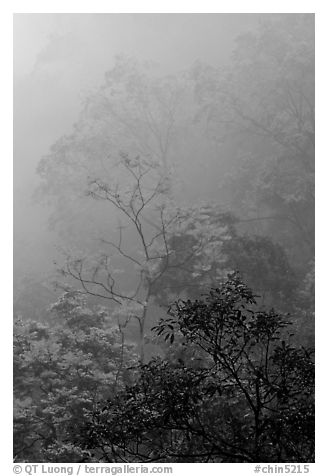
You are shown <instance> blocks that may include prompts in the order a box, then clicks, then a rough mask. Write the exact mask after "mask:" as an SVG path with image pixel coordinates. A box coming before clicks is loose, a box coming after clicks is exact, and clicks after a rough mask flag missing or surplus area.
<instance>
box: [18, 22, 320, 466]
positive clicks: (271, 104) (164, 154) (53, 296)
mask: <svg viewBox="0 0 328 476" xmlns="http://www.w3.org/2000/svg"><path fill="white" fill-rule="evenodd" d="M314 60H315V55H314V15H313V14H307V13H305V14H301V13H290V14H276V13H270V14H263V13H258V14H253V13H252V14H251V13H249V14H246V13H241V14H239V13H238V14H237V13H234V14H233V13H231V14H223V13H203V14H198V13H197V14H196V13H190V14H173V13H172V14H164V13H161V14H155V13H148V14H142V13H139V14H135V13H131V14H130V13H126V14H105V13H104V14H87V13H85V14H73V13H72V14H66V13H65V14H64V13H60V14H55V13H53V14H46V13H40V14H36V13H35V14H16V15H14V303H13V307H14V325H13V329H14V349H13V351H14V353H13V365H14V455H13V458H14V461H15V462H46V463H68V462H69V463H78V462H90V463H92V462H93V463H100V462H104V463H129V462H131V463H154V462H159V463H169V462H171V463H253V462H278V463H279V462H292V463H293V462H295V463H311V462H314V457H315V456H314V454H315V447H314V158H315V148H314V145H315V141H314V137H315V123H314V122H315V111H314V79H315V78H314Z"/></svg>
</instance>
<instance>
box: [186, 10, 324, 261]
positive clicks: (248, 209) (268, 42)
mask: <svg viewBox="0 0 328 476" xmlns="http://www.w3.org/2000/svg"><path fill="white" fill-rule="evenodd" d="M194 79H195V88H196V94H197V97H198V101H199V105H200V117H203V118H204V119H205V120H206V124H207V127H208V131H209V135H210V136H211V137H212V139H214V140H215V141H217V142H220V143H222V142H223V143H224V144H226V145H228V144H230V147H231V148H232V150H231V151H230V156H231V155H232V154H235V155H236V159H232V163H235V167H231V168H230V177H226V180H225V184H224V187H225V189H226V191H227V193H228V200H229V204H230V206H231V205H232V206H233V209H232V211H234V212H235V213H236V214H237V216H240V215H241V214H242V218H243V219H244V221H245V226H246V225H247V223H248V225H249V227H252V228H253V229H254V227H256V228H257V229H258V230H260V229H261V230H263V231H264V233H265V234H267V235H271V236H274V237H275V238H276V239H278V240H279V241H280V242H281V243H282V244H284V246H287V248H288V252H289V253H290V255H291V256H293V257H294V259H295V260H296V262H297V261H298V262H301V263H303V264H304V265H305V267H306V266H307V264H308V262H309V260H312V258H313V251H314V134H315V123H314V118H315V115H314V16H313V15H311V14H292V15H273V16H270V18H267V19H266V20H265V21H263V22H262V23H261V24H260V25H259V28H258V31H256V32H252V33H246V34H243V35H241V36H240V37H239V38H238V39H237V41H236V47H235V50H234V53H233V55H232V59H231V64H230V65H229V66H225V67H221V68H214V67H209V66H201V65H198V66H196V67H195V68H194ZM278 224H279V226H278ZM260 226H261V227H260Z"/></svg>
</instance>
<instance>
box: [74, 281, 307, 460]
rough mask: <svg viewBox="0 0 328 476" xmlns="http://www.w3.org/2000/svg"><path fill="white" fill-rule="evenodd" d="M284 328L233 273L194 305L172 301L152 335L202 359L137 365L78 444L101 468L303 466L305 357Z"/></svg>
mask: <svg viewBox="0 0 328 476" xmlns="http://www.w3.org/2000/svg"><path fill="white" fill-rule="evenodd" d="M288 326H289V323H288V321H287V320H286V319H285V317H284V316H282V315H280V314H277V313H275V312H274V311H273V310H272V311H270V312H265V311H258V310H256V300H255V296H254V295H253V293H252V291H251V290H250V289H249V288H247V286H245V285H244V284H243V283H242V282H241V280H240V278H239V277H238V276H237V275H232V276H230V278H229V279H228V281H226V282H225V283H224V284H223V285H222V286H221V287H220V288H218V289H215V290H213V291H211V292H210V293H209V294H208V295H206V296H205V297H204V299H202V300H196V301H178V302H177V303H176V304H175V305H174V306H172V308H171V309H170V312H169V317H168V318H166V319H164V320H162V321H161V322H160V323H159V325H158V326H157V327H156V328H155V331H156V333H157V334H158V335H159V336H162V337H164V339H165V338H166V339H167V340H170V341H171V342H173V341H174V338H175V337H178V338H179V339H180V340H181V341H182V342H184V345H186V346H188V347H190V346H191V348H193V349H195V350H196V349H200V350H201V352H202V354H203V358H202V359H200V360H198V365H195V364H194V363H193V364H191V363H190V362H188V361H186V360H185V361H183V360H181V359H178V360H177V361H175V362H170V361H167V360H160V359H157V360H152V361H150V362H149V363H148V364H147V365H143V366H141V367H140V375H139V378H138V380H137V381H136V382H135V383H134V384H133V385H129V386H127V387H126V388H125V389H124V390H122V391H120V392H119V394H118V395H117V396H116V397H114V398H111V399H109V401H108V402H107V404H106V405H104V406H103V407H102V408H101V409H100V408H99V409H98V410H97V411H96V412H95V413H94V417H93V422H92V424H89V426H87V427H86V428H85V429H84V432H83V434H80V435H79V436H78V437H77V440H78V441H79V444H80V445H81V446H83V445H84V447H85V448H87V449H88V450H92V451H93V452H94V454H96V455H97V457H98V458H99V459H100V460H101V459H103V460H105V461H108V462H113V461H120V462H122V461H134V462H136V461H140V462H152V461H165V462H168V461H171V462H260V461H262V462H263V461H271V462H272V461H275V462H283V461H295V462H309V461H313V458H314V446H313V436H314V414H313V405H314V400H313V388H314V381H313V379H314V364H313V359H312V352H311V350H309V349H305V348H295V347H293V345H292V343H291V337H292V335H291V334H290V332H289V331H288ZM122 422H124V425H123V426H122Z"/></svg>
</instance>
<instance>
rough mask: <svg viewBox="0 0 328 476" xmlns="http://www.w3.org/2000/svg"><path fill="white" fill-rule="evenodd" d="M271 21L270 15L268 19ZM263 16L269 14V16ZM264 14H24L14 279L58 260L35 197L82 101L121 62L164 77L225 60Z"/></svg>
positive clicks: (17, 93) (17, 45) (19, 27)
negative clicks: (125, 59)
mask: <svg viewBox="0 0 328 476" xmlns="http://www.w3.org/2000/svg"><path fill="white" fill-rule="evenodd" d="M264 16H265V15H264ZM262 17H263V15H262ZM260 18H261V16H260V15H258V14H189V15H186V14H105V15H103V14H17V15H15V18H14V260H15V278H16V279H19V277H21V276H26V275H34V274H35V275H38V274H39V273H40V272H41V273H47V272H48V271H50V270H51V269H52V266H53V259H54V255H55V251H54V242H55V240H56V238H55V235H54V233H55V232H49V230H48V215H49V211H48V210H47V209H46V208H44V206H40V204H39V203H38V202H37V201H36V200H35V199H33V195H34V193H35V189H36V188H37V186H38V182H39V177H38V176H37V174H36V167H37V164H38V162H39V161H40V159H41V157H42V156H43V155H45V154H47V153H48V151H49V148H50V146H51V145H52V144H53V143H54V142H55V141H56V140H57V139H58V138H60V137H61V136H62V135H64V134H67V133H69V132H70V131H71V129H72V125H73V123H74V122H75V121H76V120H77V118H78V115H79V112H80V109H81V100H82V98H83V97H85V96H86V95H87V94H88V93H89V92H90V91H92V90H93V89H94V88H97V87H98V86H99V85H100V84H101V83H102V81H103V77H104V74H105V72H106V71H107V70H108V69H110V68H111V67H112V66H113V64H114V57H115V56H116V55H118V54H123V55H127V56H131V57H133V58H137V59H139V60H141V61H152V62H154V63H156V65H158V68H159V70H160V71H161V73H162V74H171V73H175V72H180V71H183V70H186V69H188V68H189V67H191V65H192V64H193V63H194V62H195V61H196V60H202V61H204V62H206V63H209V64H212V65H216V64H222V63H224V62H226V61H227V60H228V58H229V55H230V53H231V50H232V48H233V44H234V40H235V38H236V36H238V35H239V34H240V33H242V32H244V31H248V30H251V31H252V30H253V29H254V28H255V27H256V25H257V23H258V22H259V20H260Z"/></svg>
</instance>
